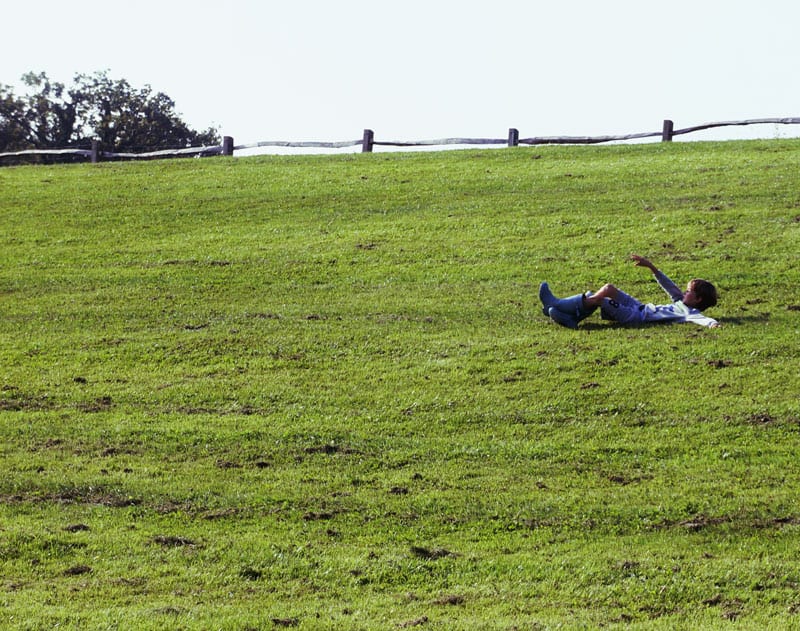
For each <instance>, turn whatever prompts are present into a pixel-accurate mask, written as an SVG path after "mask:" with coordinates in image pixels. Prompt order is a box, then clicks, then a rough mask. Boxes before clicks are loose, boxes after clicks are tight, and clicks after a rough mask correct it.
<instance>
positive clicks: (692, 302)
mask: <svg viewBox="0 0 800 631" xmlns="http://www.w3.org/2000/svg"><path fill="white" fill-rule="evenodd" d="M683 304H685V305H686V306H687V307H694V308H695V309H699V310H700V311H704V310H705V309H708V308H709V307H713V306H714V305H715V304H717V288H716V287H714V285H712V284H711V283H709V282H708V281H707V280H703V279H702V278H694V279H692V280H690V281H689V285H688V286H687V287H686V293H684V294H683Z"/></svg>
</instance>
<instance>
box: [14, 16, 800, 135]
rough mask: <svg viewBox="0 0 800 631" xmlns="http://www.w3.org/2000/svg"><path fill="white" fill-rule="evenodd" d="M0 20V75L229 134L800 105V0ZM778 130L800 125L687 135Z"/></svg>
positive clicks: (545, 125)
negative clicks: (44, 82) (25, 77)
mask: <svg viewBox="0 0 800 631" xmlns="http://www.w3.org/2000/svg"><path fill="white" fill-rule="evenodd" d="M0 17H2V22H3V35H2V37H1V38H0V83H5V84H7V85H12V86H14V87H15V88H16V90H17V92H22V89H21V87H20V84H19V79H20V77H21V75H22V74H24V73H25V72H28V71H36V72H39V71H44V72H46V73H47V74H48V75H49V76H50V78H51V79H53V80H57V81H61V82H64V83H69V82H70V81H71V79H72V77H73V76H74V75H75V74H77V73H93V72H94V71H97V70H109V73H110V76H111V77H112V78H114V79H127V80H128V81H129V82H130V83H131V84H132V85H133V86H135V87H142V86H144V85H145V84H149V85H150V86H152V88H153V89H154V90H156V91H161V92H165V93H166V94H168V95H169V96H170V97H172V99H173V100H174V101H175V102H176V109H177V110H178V111H179V112H180V113H181V114H182V116H183V118H184V120H185V121H186V122H187V123H189V124H190V125H191V126H192V127H194V128H196V129H201V130H202V129H205V128H207V127H208V126H211V125H213V126H216V127H218V128H219V129H220V132H221V133H222V134H224V135H230V136H233V137H234V139H235V142H236V143H237V144H244V143H252V142H257V141H263V140H292V141H303V140H317V141H340V140H355V139H358V138H360V137H361V135H362V131H363V129H365V128H367V127H369V128H372V129H374V130H375V137H376V140H423V139H432V138H444V137H452V136H457V137H496V138H504V137H506V135H507V133H508V128H509V127H516V128H518V129H519V130H520V135H521V137H523V138H526V137H531V136H553V135H570V136H584V135H605V134H624V133H633V132H644V131H656V130H660V129H661V124H662V120H663V119H665V118H671V119H673V120H674V121H675V126H676V128H680V127H687V126H690V125H694V124H699V123H706V122H712V121H726V120H738V119H749V118H764V117H785V116H800V81H798V77H800V37H798V34H797V29H798V25H800V2H797V0H759V1H758V2H754V1H749V2H745V1H743V0H692V1H689V0H673V1H671V2H652V1H648V0H402V1H400V0H397V1H386V0H383V1H382V0H221V1H209V0H159V1H155V0H136V1H125V2H123V1H113V0H73V1H68V0H42V1H40V2H37V3H24V2H14V3H11V2H4V3H3V7H2V9H0ZM776 136H800V126H781V127H778V126H774V125H765V126H764V125H762V126H758V127H745V128H726V129H723V130H721V131H717V132H713V133H706V134H705V135H703V134H699V135H697V136H685V137H683V138H684V139H696V140H702V139H708V138H712V137H713V138H720V137H721V138H733V137H736V138H739V137H766V138H772V137H776Z"/></svg>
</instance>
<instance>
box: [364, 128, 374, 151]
mask: <svg viewBox="0 0 800 631" xmlns="http://www.w3.org/2000/svg"><path fill="white" fill-rule="evenodd" d="M374 144H375V132H374V131H372V130H371V129H365V130H364V139H363V140H362V141H361V153H372V146H373V145H374Z"/></svg>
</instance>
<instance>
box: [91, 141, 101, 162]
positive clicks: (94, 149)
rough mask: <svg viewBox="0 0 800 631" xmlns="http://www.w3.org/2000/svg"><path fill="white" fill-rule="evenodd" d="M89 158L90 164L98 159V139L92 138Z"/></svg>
mask: <svg viewBox="0 0 800 631" xmlns="http://www.w3.org/2000/svg"><path fill="white" fill-rule="evenodd" d="M91 160H92V164H97V162H98V160H100V141H99V140H92V154H91Z"/></svg>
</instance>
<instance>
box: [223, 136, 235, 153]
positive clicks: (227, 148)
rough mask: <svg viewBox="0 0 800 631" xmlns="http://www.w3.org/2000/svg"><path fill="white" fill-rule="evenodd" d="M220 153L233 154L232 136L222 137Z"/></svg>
mask: <svg viewBox="0 0 800 631" xmlns="http://www.w3.org/2000/svg"><path fill="white" fill-rule="evenodd" d="M222 155H223V156H232V155H233V138H231V137H230V136H223V137H222Z"/></svg>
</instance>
